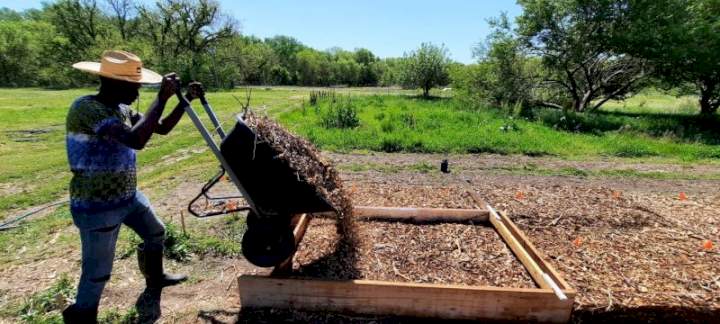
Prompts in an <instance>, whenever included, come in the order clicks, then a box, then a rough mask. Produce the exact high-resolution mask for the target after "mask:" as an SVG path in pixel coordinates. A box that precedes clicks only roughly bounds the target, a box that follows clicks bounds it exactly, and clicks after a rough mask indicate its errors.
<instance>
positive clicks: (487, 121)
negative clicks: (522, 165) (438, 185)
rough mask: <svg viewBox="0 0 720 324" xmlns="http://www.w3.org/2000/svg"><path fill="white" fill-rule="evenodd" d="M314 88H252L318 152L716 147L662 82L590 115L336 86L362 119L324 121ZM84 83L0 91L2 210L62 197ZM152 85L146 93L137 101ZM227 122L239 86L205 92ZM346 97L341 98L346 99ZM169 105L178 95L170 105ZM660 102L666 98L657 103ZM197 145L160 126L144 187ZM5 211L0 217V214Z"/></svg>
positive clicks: (685, 152)
mask: <svg viewBox="0 0 720 324" xmlns="http://www.w3.org/2000/svg"><path fill="white" fill-rule="evenodd" d="M311 90H316V89H311V88H295V87H287V88H255V89H253V92H252V102H251V105H252V106H253V107H254V109H255V110H256V111H258V112H260V113H266V114H269V115H271V116H276V117H278V118H279V120H280V121H281V122H282V123H284V124H285V125H287V126H288V127H289V128H290V129H292V130H294V131H296V132H297V133H299V134H301V135H303V136H306V137H307V138H309V139H310V140H311V141H313V142H314V143H316V144H317V145H318V146H320V147H321V148H322V149H324V150H331V151H341V152H342V151H353V150H360V151H386V152H398V151H403V152H448V153H450V152H452V153H483V152H491V153H501V154H525V155H552V156H558V157H562V158H570V159H580V160H582V159H597V158H633V159H653V160H663V161H669V162H677V163H698V162H704V163H712V162H714V161H715V159H717V158H718V157H720V147H719V146H718V145H717V144H718V143H720V142H719V139H720V135H719V132H720V131H719V130H718V129H719V128H718V127H716V126H715V125H717V124H718V123H717V120H716V119H712V120H707V119H699V118H698V117H697V116H696V115H695V114H694V112H692V111H691V110H690V109H691V108H692V107H691V105H690V102H692V100H691V99H689V98H675V97H672V96H668V95H664V94H662V93H658V92H652V93H649V94H641V95H639V96H637V97H635V98H634V99H632V100H630V101H628V102H625V103H611V104H610V105H608V107H607V108H606V109H604V110H603V111H601V112H599V113H597V114H594V115H568V116H565V115H562V114H561V113H560V112H558V111H553V110H538V111H537V112H536V113H535V115H534V116H531V117H529V118H527V117H512V115H511V114H508V113H507V112H504V111H500V110H497V109H481V110H469V109H467V107H463V106H460V105H459V104H457V103H456V102H455V101H453V100H452V99H450V98H439V99H435V100H430V101H427V100H423V99H419V98H417V97H415V96H412V95H413V94H414V93H413V92H408V91H401V90H388V89H372V88H367V89H365V88H360V89H340V90H337V91H336V93H337V94H338V96H340V97H344V96H347V95H352V106H353V109H354V110H355V111H356V113H357V118H358V119H359V120H358V121H359V124H358V126H357V127H353V128H345V129H342V128H326V127H323V126H322V125H321V124H322V117H323V115H324V114H327V112H328V110H329V105H330V104H329V102H328V101H327V100H326V101H321V102H320V103H318V104H317V105H315V106H313V105H310V104H309V102H308V97H309V92H310V91H311ZM92 92H93V90H92V89H76V90H64V91H53V90H41V89H2V90H0V125H2V128H3V130H2V132H1V133H0V156H2V157H3V163H2V165H0V213H3V214H4V212H6V211H9V210H17V209H20V208H26V207H29V206H33V205H38V204H42V203H47V202H50V201H54V200H56V199H59V198H61V197H63V196H64V195H65V193H66V190H67V183H68V180H69V172H68V170H67V160H66V157H65V147H64V134H65V129H64V119H65V114H66V111H67V107H68V106H69V105H70V103H71V102H72V101H73V100H74V98H76V97H78V96H81V95H85V94H89V93H92ZM153 95H154V94H153V93H152V91H150V90H147V91H144V92H143V93H142V95H141V101H140V107H141V110H144V109H145V108H144V107H146V105H147V104H148V103H149V102H150V101H151V98H152V97H153ZM208 97H209V100H210V102H211V103H212V104H213V106H214V108H215V109H216V110H217V112H218V114H219V117H220V119H221V120H222V121H223V122H224V123H225V127H231V125H232V124H231V123H232V120H233V115H234V114H235V113H237V112H238V111H239V110H240V105H239V103H238V102H237V100H238V99H239V100H244V97H245V91H244V90H241V89H238V90H236V91H233V92H216V93H210V94H209V95H208ZM343 100H345V99H343ZM171 105H174V103H171ZM662 106H668V107H671V109H669V112H664V111H663V110H662ZM204 147H205V145H204V143H202V140H201V138H200V136H199V134H198V133H197V131H196V130H195V129H194V128H193V127H192V125H191V124H190V122H189V120H187V119H184V120H183V121H181V123H180V124H179V126H178V128H177V129H176V130H175V131H174V132H173V133H172V134H170V135H168V136H156V137H155V138H153V140H152V141H151V142H150V143H149V145H148V149H146V150H144V151H143V152H141V153H140V154H139V157H138V158H139V170H140V171H139V172H140V174H139V178H140V179H141V182H140V185H141V187H143V188H149V189H151V190H152V191H153V192H151V193H150V195H151V196H152V195H153V194H161V193H162V189H163V188H162V186H158V185H157V184H158V183H159V182H160V181H161V180H164V179H167V178H171V177H172V176H173V175H175V174H177V173H178V172H180V171H182V172H183V173H184V174H197V175H198V176H200V177H202V176H207V175H209V173H211V172H212V171H213V170H212V168H207V167H206V166H207V165H214V164H216V162H215V160H214V158H213V157H212V156H211V155H209V154H207V153H206V152H205V151H203V150H202V149H203V148H204ZM4 217H5V215H3V216H0V219H2V218H4Z"/></svg>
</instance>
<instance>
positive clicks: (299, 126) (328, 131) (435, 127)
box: [279, 95, 720, 161]
mask: <svg viewBox="0 0 720 324" xmlns="http://www.w3.org/2000/svg"><path fill="white" fill-rule="evenodd" d="M353 104H354V106H355V109H356V111H357V115H358V117H359V119H360V124H359V126H357V127H353V128H335V127H333V128H327V127H323V125H324V124H326V123H325V122H323V118H324V117H325V116H326V114H327V111H328V110H329V109H330V108H329V107H330V104H329V103H328V101H324V102H321V103H319V104H318V105H316V106H310V105H304V106H301V107H298V108H294V109H292V110H290V111H287V112H283V113H280V115H279V118H280V120H281V121H282V122H283V123H284V124H286V125H288V126H289V127H290V128H291V129H293V130H295V131H296V132H298V133H300V134H302V135H303V136H306V137H307V138H309V139H310V140H311V141H312V142H314V143H315V144H317V145H318V146H319V147H321V148H322V149H326V150H335V151H350V150H371V151H385V152H443V153H485V152H489V153H499V154H524V155H533V156H540V155H552V156H559V157H566V158H578V157H581V158H596V157H620V158H645V157H659V158H666V159H672V160H680V161H697V160H706V159H716V158H718V157H720V148H719V147H718V146H717V145H716V144H718V140H719V139H720V134H719V133H718V131H716V130H715V129H716V128H715V127H714V125H716V121H715V120H709V121H708V120H700V119H697V117H695V116H689V115H670V114H667V115H663V116H660V117H657V116H648V117H644V116H638V115H633V114H620V113H612V112H605V113H601V114H594V115H564V114H562V112H560V111H556V110H542V109H538V110H536V113H535V116H533V117H530V118H517V117H513V116H512V115H509V114H507V113H505V112H503V111H500V110H497V109H479V110H467V109H463V108H464V107H460V106H458V103H457V102H456V101H453V100H452V99H436V100H431V101H428V100H423V99H420V98H414V97H404V96H380V95H377V96H365V97H357V98H354V99H353Z"/></svg>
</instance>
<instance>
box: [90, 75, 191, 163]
mask: <svg viewBox="0 0 720 324" xmlns="http://www.w3.org/2000/svg"><path fill="white" fill-rule="evenodd" d="M179 87H180V86H179V83H178V80H177V78H176V75H175V73H171V74H168V75H166V76H164V77H163V80H162V84H161V85H160V91H159V92H158V96H157V98H155V101H153V103H152V104H151V105H150V108H149V109H148V111H147V113H145V115H144V116H143V117H142V119H140V121H138V122H137V123H136V124H135V125H133V127H132V128H128V127H127V126H125V125H124V124H122V123H112V124H109V125H108V126H107V127H101V128H100V129H98V130H97V134H98V135H99V136H104V137H108V138H111V139H114V140H117V141H118V142H120V143H123V144H125V145H126V146H128V147H130V148H133V149H136V150H141V149H143V148H144V147H145V144H147V142H148V141H149V140H150V137H151V136H152V134H153V132H154V131H155V128H156V127H157V125H158V121H159V120H160V117H162V113H163V110H164V109H165V104H166V103H167V101H168V99H170V97H172V96H173V95H174V94H175V93H176V92H177V91H178V89H179Z"/></svg>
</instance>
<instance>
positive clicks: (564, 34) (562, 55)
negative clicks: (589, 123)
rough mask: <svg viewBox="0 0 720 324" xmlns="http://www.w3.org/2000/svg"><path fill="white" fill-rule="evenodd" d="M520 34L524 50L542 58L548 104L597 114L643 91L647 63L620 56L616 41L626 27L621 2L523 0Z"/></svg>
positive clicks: (623, 6)
mask: <svg viewBox="0 0 720 324" xmlns="http://www.w3.org/2000/svg"><path fill="white" fill-rule="evenodd" d="M519 4H520V5H521V6H522V7H523V14H522V15H520V16H519V17H518V20H517V22H518V32H519V36H520V37H521V40H522V41H523V43H524V46H526V48H527V49H528V50H530V51H531V53H533V54H536V55H538V56H540V57H541V58H542V65H543V68H544V70H545V75H544V77H543V82H542V84H541V86H542V89H541V91H544V93H542V94H543V95H544V97H545V98H548V99H549V100H547V101H541V103H542V104H543V105H546V106H550V107H555V108H563V109H564V108H572V109H573V110H574V111H577V112H582V111H588V110H591V111H592V110H596V109H598V108H599V107H600V106H602V105H603V104H604V103H605V102H607V101H608V100H612V99H618V100H619V99H623V98H625V97H626V96H627V95H629V94H632V93H634V92H635V90H637V89H639V88H640V87H642V86H643V85H642V81H643V80H644V78H645V77H646V75H647V74H648V65H647V64H646V61H645V60H643V59H639V58H637V57H634V56H632V55H629V54H626V53H623V52H619V51H615V50H614V48H613V47H612V40H613V36H614V35H617V34H619V33H622V32H624V29H625V27H626V26H627V24H626V23H627V21H626V18H627V17H626V6H625V4H624V2H623V1H619V0H595V1H590V0H562V1H553V0H520V1H519Z"/></svg>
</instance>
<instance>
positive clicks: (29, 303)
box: [0, 274, 138, 324]
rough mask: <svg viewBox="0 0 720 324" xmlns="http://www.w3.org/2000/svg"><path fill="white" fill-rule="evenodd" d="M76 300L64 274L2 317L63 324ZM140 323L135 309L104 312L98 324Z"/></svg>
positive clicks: (100, 315) (114, 309) (30, 321)
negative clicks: (70, 306)
mask: <svg viewBox="0 0 720 324" xmlns="http://www.w3.org/2000/svg"><path fill="white" fill-rule="evenodd" d="M73 298H75V284H74V283H73V281H72V280H70V278H69V277H68V276H67V274H62V275H61V276H60V277H59V278H58V279H57V280H56V281H55V282H54V283H53V284H52V286H50V287H49V288H47V289H45V290H42V291H39V292H37V293H35V294H33V295H32V296H30V297H28V298H26V299H25V300H23V301H22V302H21V303H20V304H18V305H12V306H10V307H8V308H6V309H3V310H2V311H0V316H3V317H14V318H16V319H19V320H21V321H22V322H24V323H37V324H41V323H42V324H62V323H63V319H62V315H61V312H62V311H63V309H65V307H67V306H68V305H69V304H70V300H72V299H73ZM137 321H138V313H137V310H135V308H134V307H133V308H130V309H129V310H127V311H121V310H119V309H117V308H112V309H110V310H105V311H102V312H101V313H100V314H99V316H98V323H103V324H105V323H107V324H126V323H127V324H129V323H136V322H137Z"/></svg>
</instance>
